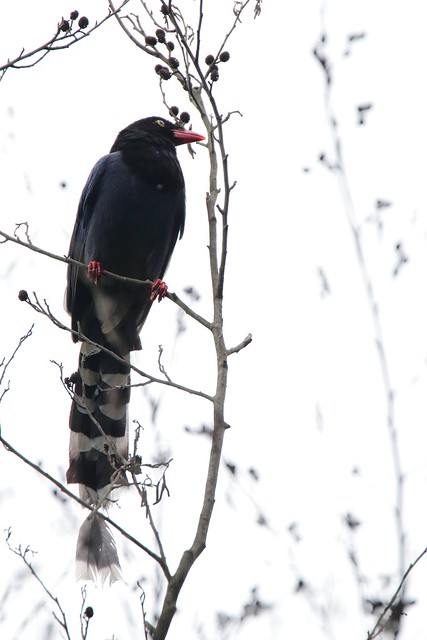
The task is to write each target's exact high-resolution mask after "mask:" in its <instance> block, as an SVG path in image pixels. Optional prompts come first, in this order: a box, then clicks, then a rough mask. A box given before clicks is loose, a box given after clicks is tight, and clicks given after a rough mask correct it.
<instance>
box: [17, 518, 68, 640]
mask: <svg viewBox="0 0 427 640" xmlns="http://www.w3.org/2000/svg"><path fill="white" fill-rule="evenodd" d="M10 536H11V529H8V531H7V536H6V544H7V546H8V547H9V550H10V551H12V553H14V554H15V555H17V556H18V557H19V558H21V560H22V561H23V562H24V564H25V566H26V567H27V568H28V569H29V571H30V573H31V574H32V575H33V576H34V578H35V579H36V580H37V582H38V583H39V585H40V586H41V587H42V589H43V591H44V592H45V593H46V595H47V596H48V597H49V598H50V599H51V600H52V602H53V603H54V604H55V606H56V608H57V609H58V611H59V613H60V617H59V616H58V614H57V613H56V612H55V611H52V615H53V617H54V618H55V620H56V621H57V622H58V624H59V625H60V626H61V627H62V630H63V631H64V633H65V636H66V637H67V638H68V640H71V636H70V632H69V629H68V625H67V618H66V616H65V612H64V610H63V608H62V607H61V604H60V602H59V600H58V598H56V597H55V596H54V595H53V594H52V592H51V591H50V590H49V589H48V588H47V586H46V585H45V583H44V582H43V580H42V579H41V578H40V576H39V574H38V573H37V571H36V570H35V569H34V567H33V565H32V563H31V561H30V560H29V559H28V556H29V555H30V554H32V555H34V552H33V551H31V549H30V547H25V549H22V547H21V545H19V546H18V547H12V545H11V544H10Z"/></svg>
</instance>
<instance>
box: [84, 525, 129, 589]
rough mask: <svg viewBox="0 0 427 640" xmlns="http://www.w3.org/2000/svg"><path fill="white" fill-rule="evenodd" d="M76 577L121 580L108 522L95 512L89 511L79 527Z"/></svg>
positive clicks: (102, 580)
mask: <svg viewBox="0 0 427 640" xmlns="http://www.w3.org/2000/svg"><path fill="white" fill-rule="evenodd" d="M76 579H77V580H93V581H95V582H96V581H97V580H99V581H100V582H101V583H102V584H104V583H105V582H106V581H107V580H109V583H110V584H111V583H113V582H115V581H116V580H123V577H122V572H121V567H120V561H119V556H118V554H117V547H116V543H115V542H114V538H113V536H112V534H111V531H110V529H109V527H108V524H107V523H106V522H105V520H104V519H103V518H101V517H100V516H99V514H97V513H91V514H90V515H89V517H88V518H86V520H85V521H84V522H83V524H82V526H81V527H80V531H79V537H78V539H77V548H76Z"/></svg>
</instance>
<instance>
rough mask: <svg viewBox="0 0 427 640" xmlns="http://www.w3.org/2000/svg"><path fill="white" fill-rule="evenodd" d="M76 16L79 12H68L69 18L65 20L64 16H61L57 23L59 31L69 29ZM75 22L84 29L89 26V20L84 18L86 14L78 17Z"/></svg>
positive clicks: (65, 31)
mask: <svg viewBox="0 0 427 640" xmlns="http://www.w3.org/2000/svg"><path fill="white" fill-rule="evenodd" d="M78 17H79V12H78V11H72V12H71V13H70V18H69V20H65V19H64V18H62V20H61V22H60V23H59V25H58V29H59V31H63V32H64V33H67V32H68V31H71V29H72V28H73V22H74V21H75V20H77V18H78ZM77 24H78V25H79V29H86V27H88V26H89V20H88V19H87V18H86V16H82V17H81V18H80V19H79V21H78V23H77Z"/></svg>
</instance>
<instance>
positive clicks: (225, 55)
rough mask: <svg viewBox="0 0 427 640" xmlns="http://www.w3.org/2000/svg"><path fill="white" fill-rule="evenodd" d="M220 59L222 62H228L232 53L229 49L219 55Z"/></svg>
mask: <svg viewBox="0 0 427 640" xmlns="http://www.w3.org/2000/svg"><path fill="white" fill-rule="evenodd" d="M219 59H220V60H221V62H227V61H228V60H230V54H229V53H228V51H223V52H222V53H221V55H220V56H219Z"/></svg>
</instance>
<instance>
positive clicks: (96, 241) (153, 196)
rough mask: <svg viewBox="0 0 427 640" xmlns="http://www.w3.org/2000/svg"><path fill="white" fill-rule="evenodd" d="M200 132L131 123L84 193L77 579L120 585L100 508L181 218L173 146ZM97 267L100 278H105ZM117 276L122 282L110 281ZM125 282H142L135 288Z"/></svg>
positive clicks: (117, 465)
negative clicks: (136, 356)
mask: <svg viewBox="0 0 427 640" xmlns="http://www.w3.org/2000/svg"><path fill="white" fill-rule="evenodd" d="M204 139H205V138H204V136H202V135H201V134H198V133H195V132H194V131H191V130H187V129H185V128H184V127H183V126H182V125H181V124H179V123H172V122H169V121H168V120H166V119H164V118H161V117H155V116H152V117H148V118H143V119H141V120H137V121H136V122H133V123H132V124H130V125H128V126H127V127H125V128H124V129H123V130H122V131H120V133H119V134H118V136H117V138H116V140H115V142H114V144H113V146H112V147H111V150H110V152H109V153H108V154H107V155H105V156H103V157H102V158H100V160H98V162H97V163H96V164H95V166H94V168H93V169H92V172H91V173H90V175H89V178H88V180H87V182H86V185H85V187H84V189H83V191H82V194H81V197H80V201H79V205H78V209H77V216H76V221H75V225H74V230H73V233H72V236H71V241H70V248H69V252H68V257H69V258H70V259H71V260H73V261H77V262H78V263H83V264H84V265H86V266H85V267H83V266H81V264H80V265H79V264H76V263H75V262H74V263H73V262H70V263H69V264H68V270H67V286H66V292H65V306H66V310H67V311H68V313H69V314H70V316H71V329H72V337H73V340H74V342H81V346H80V355H79V365H78V371H77V372H76V373H75V374H73V376H72V379H71V385H72V386H71V389H72V391H73V393H72V396H73V398H72V405H71V411H70V419H69V427H70V445H69V468H68V471H67V473H66V479H67V483H68V484H73V483H76V484H79V485H80V498H81V500H83V501H84V502H86V503H88V504H89V505H92V507H93V510H92V511H91V513H90V514H89V516H88V517H87V518H86V519H85V521H84V522H83V524H82V525H81V527H80V530H79V534H78V539H77V546H76V578H77V579H79V580H93V581H97V580H101V581H102V583H104V582H105V581H106V580H109V581H110V584H111V583H112V582H114V581H116V580H120V579H122V573H121V567H120V561H119V557H118V553H117V548H116V544H115V541H114V537H113V535H112V533H111V530H110V529H109V527H108V525H107V522H106V521H105V519H104V518H102V517H101V515H100V509H106V508H108V507H109V506H110V505H111V503H112V499H111V492H112V491H113V489H115V488H117V487H120V486H123V485H126V484H127V478H126V465H127V464H128V411H127V408H128V403H129V399H130V353H131V352H132V351H134V350H138V349H141V341H140V337H139V333H140V331H141V329H142V326H143V324H144V322H145V320H146V318H147V315H148V313H149V311H150V308H151V306H152V304H153V301H154V300H155V298H156V297H157V298H158V299H159V301H160V300H161V299H162V298H163V297H164V296H165V295H166V291H167V287H166V285H165V283H164V282H163V280H162V278H163V276H164V273H165V271H166V269H167V267H168V264H169V261H170V258H171V255H172V252H173V250H174V247H175V244H176V242H177V239H178V237H179V238H181V237H182V234H183V231H184V222H185V183H184V177H183V173H182V170H181V166H180V164H179V161H178V158H177V153H176V147H177V146H179V145H182V144H189V143H192V142H200V141H202V140H204ZM104 271H105V272H106V273H104ZM111 274H117V275H118V276H121V277H122V278H121V279H119V278H115V277H114V276H113V275H111ZM125 278H131V279H136V280H138V281H149V282H150V283H152V284H148V285H141V284H136V283H135V282H129V281H126V280H125Z"/></svg>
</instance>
